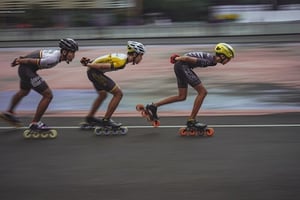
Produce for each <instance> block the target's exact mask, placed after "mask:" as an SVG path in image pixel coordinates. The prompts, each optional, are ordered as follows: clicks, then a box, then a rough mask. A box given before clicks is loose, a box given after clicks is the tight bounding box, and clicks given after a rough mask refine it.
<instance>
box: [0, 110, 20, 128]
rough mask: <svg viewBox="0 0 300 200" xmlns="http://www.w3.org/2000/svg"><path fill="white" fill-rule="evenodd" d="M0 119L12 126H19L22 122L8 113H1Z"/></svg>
mask: <svg viewBox="0 0 300 200" xmlns="http://www.w3.org/2000/svg"><path fill="white" fill-rule="evenodd" d="M0 116H1V118H2V119H4V120H5V121H7V122H9V123H11V124H14V125H21V124H22V122H21V120H20V119H19V118H18V117H16V116H15V115H14V114H12V113H10V112H3V113H1V115H0Z"/></svg>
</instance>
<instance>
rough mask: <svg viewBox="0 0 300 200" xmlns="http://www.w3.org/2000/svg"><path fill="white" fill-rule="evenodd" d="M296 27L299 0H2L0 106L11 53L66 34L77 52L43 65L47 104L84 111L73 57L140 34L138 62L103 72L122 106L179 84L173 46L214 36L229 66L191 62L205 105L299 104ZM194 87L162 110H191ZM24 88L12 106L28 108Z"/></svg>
mask: <svg viewBox="0 0 300 200" xmlns="http://www.w3.org/2000/svg"><path fill="white" fill-rule="evenodd" d="M299 36H300V0H239V1H237V0H226V1H225V0H151V1H150V0H114V1H113V0H64V1H57V0H2V1H1V4H0V57H1V60H0V64H1V66H0V68H1V74H0V83H1V84H0V109H1V110H4V109H6V107H7V106H8V104H9V101H10V98H11V96H12V95H13V93H14V92H15V91H16V90H17V89H18V76H17V70H16V68H10V67H9V65H10V62H11V61H12V60H13V58H14V57H17V56H20V55H24V54H26V53H29V52H30V51H32V50H35V49H36V48H37V47H45V48H46V47H47V48H48V47H49V48H55V47H57V43H58V40H59V39H60V38H64V37H71V38H74V39H76V40H77V41H78V42H79V44H80V51H79V52H78V53H77V56H76V58H75V60H74V61H73V62H72V63H71V64H70V65H67V64H63V63H62V64H61V65H60V66H58V67H57V68H54V69H51V70H42V71H43V72H42V71H41V72H40V74H41V75H42V76H43V78H44V79H45V80H47V82H48V84H49V85H50V87H51V88H52V89H53V90H54V94H55V98H54V101H53V102H52V104H51V106H50V108H49V111H48V112H56V113H57V112H65V111H74V109H78V110H81V111H84V112H85V111H86V110H88V109H89V107H90V104H91V99H93V98H95V95H96V94H95V92H94V90H93V88H92V85H91V84H90V83H89V81H88V80H87V78H86V74H85V69H84V68H82V67H81V66H80V63H79V60H80V58H81V57H82V56H86V57H91V58H95V57H97V56H101V55H104V54H107V53H110V52H113V51H114V52H116V51H118V52H126V42H127V40H138V41H140V42H143V43H144V44H145V45H146V47H147V54H146V55H145V57H144V61H143V63H141V64H140V65H139V66H138V67H136V66H135V67H132V68H133V69H131V66H130V67H128V69H127V68H126V70H122V72H121V71H120V72H115V73H110V74H109V76H111V77H113V78H114V80H115V81H116V82H118V83H119V85H120V86H121V87H123V90H124V93H125V96H124V99H123V101H122V103H121V105H120V108H119V109H118V110H117V112H119V113H122V112H124V113H128V112H131V111H132V112H134V109H135V108H134V107H135V104H136V103H150V102H149V101H156V100H158V99H160V98H163V97H165V95H172V94H176V93H177V87H176V80H175V78H174V73H173V69H172V65H170V63H169V62H168V59H169V56H170V55H171V54H172V53H181V54H183V53H186V52H189V51H209V52H213V48H214V45H215V44H216V43H218V42H227V43H230V44H231V45H232V46H233V47H234V48H235V50H236V53H237V55H236V57H235V59H234V60H233V61H232V62H230V63H229V64H228V65H226V67H224V66H221V67H220V68H216V69H215V68H209V69H199V70H198V69H197V70H196V73H198V74H199V76H200V78H201V80H202V81H203V82H204V84H205V86H206V87H207V89H208V91H209V95H208V97H207V99H206V100H205V102H204V105H203V111H204V112H207V113H209V112H211V111H212V112H214V111H216V112H217V111H220V110H221V113H222V112H224V111H232V110H239V111H242V112H244V111H247V112H251V111H269V112H271V111H278V112H281V111H300V80H299V77H300V66H299V65H300V64H299V61H300V58H299V53H298V49H299V47H300V37H299ZM44 71H45V72H44ZM70 73H72V76H70ZM137 81H138V83H139V84H136V83H137ZM162 94H164V96H162ZM194 95H195V93H194V92H193V90H192V89H190V97H189V98H188V99H187V102H186V103H178V105H177V106H176V109H177V110H176V111H174V107H173V105H171V106H170V107H168V106H166V107H164V108H163V109H165V111H168V112H181V113H184V112H185V111H189V110H190V109H191V107H192V103H193V97H194ZM29 96H30V97H29V98H27V99H26V98H25V99H24V102H22V104H21V105H20V107H19V108H18V109H20V110H21V111H30V112H31V111H33V110H34V109H35V105H36V104H35V103H32V101H37V102H38V101H39V97H38V95H37V94H35V93H33V92H32V93H30V95H29ZM37 102H36V103H37ZM102 110H103V109H102Z"/></svg>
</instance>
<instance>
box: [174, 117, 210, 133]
mask: <svg viewBox="0 0 300 200" xmlns="http://www.w3.org/2000/svg"><path fill="white" fill-rule="evenodd" d="M205 133H206V135H207V136H212V135H213V134H214V130H213V129H212V128H207V125H206V124H203V123H200V122H198V121H197V120H195V119H189V120H188V121H187V122H186V127H182V128H180V129H179V134H180V135H181V136H187V135H188V136H196V135H199V136H203V135H204V134H205Z"/></svg>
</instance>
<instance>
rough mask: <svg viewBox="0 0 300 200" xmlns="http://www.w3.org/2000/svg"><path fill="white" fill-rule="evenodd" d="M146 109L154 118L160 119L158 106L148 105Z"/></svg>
mask: <svg viewBox="0 0 300 200" xmlns="http://www.w3.org/2000/svg"><path fill="white" fill-rule="evenodd" d="M146 110H147V112H148V113H149V115H150V116H151V117H152V120H158V116H157V107H156V106H155V105H153V104H148V105H146Z"/></svg>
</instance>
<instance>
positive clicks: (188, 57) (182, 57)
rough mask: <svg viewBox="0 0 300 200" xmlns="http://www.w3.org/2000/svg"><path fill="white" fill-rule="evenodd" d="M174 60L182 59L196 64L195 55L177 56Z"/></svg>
mask: <svg viewBox="0 0 300 200" xmlns="http://www.w3.org/2000/svg"><path fill="white" fill-rule="evenodd" d="M175 60H176V61H182V62H187V63H191V64H196V62H197V58H195V57H190V56H178V57H176V58H175Z"/></svg>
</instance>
